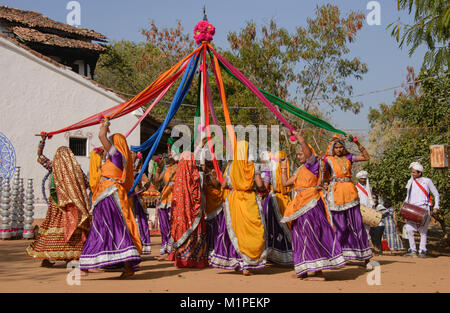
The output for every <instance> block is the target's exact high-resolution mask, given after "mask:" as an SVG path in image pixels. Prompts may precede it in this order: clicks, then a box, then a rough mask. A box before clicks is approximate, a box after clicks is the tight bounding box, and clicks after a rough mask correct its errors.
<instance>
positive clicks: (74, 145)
mask: <svg viewBox="0 0 450 313" xmlns="http://www.w3.org/2000/svg"><path fill="white" fill-rule="evenodd" d="M69 148H70V150H72V152H73V154H74V155H76V156H87V138H79V137H70V138H69Z"/></svg>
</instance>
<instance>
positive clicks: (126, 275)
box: [120, 262, 134, 279]
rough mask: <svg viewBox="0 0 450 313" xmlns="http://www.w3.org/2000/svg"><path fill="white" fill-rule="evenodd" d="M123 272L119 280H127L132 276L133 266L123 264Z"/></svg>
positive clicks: (127, 263)
mask: <svg viewBox="0 0 450 313" xmlns="http://www.w3.org/2000/svg"><path fill="white" fill-rule="evenodd" d="M123 267H124V270H123V273H122V275H120V279H127V278H129V277H131V276H133V275H134V271H133V266H132V265H131V263H130V262H125V263H124V264H123Z"/></svg>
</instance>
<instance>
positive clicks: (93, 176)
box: [89, 150, 102, 193]
mask: <svg viewBox="0 0 450 313" xmlns="http://www.w3.org/2000/svg"><path fill="white" fill-rule="evenodd" d="M101 165H102V157H101V156H100V154H98V153H97V151H95V150H92V152H91V157H90V158H89V186H91V192H92V193H95V189H96V188H97V186H98V183H99V182H100V178H101V177H102V171H101V168H100V167H101Z"/></svg>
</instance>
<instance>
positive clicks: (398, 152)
mask: <svg viewBox="0 0 450 313" xmlns="http://www.w3.org/2000/svg"><path fill="white" fill-rule="evenodd" d="M419 79H420V81H421V88H420V93H418V94H414V95H408V96H405V95H401V96H399V97H397V99H396V100H395V101H394V103H393V104H392V106H387V105H383V106H382V107H381V110H379V111H376V110H372V112H371V114H370V116H371V124H372V125H374V124H376V123H380V124H377V125H379V126H380V127H381V129H384V130H385V131H386V132H391V129H390V127H391V124H390V121H392V120H393V118H394V116H395V120H396V121H398V122H399V125H400V126H401V128H403V130H402V131H401V132H400V133H399V134H398V136H397V137H395V138H392V140H391V141H388V142H386V146H385V147H383V153H382V154H381V157H380V158H378V159H375V160H371V161H370V162H369V163H368V164H366V166H365V169H366V170H367V171H368V172H369V173H370V177H371V185H372V186H373V188H374V191H375V193H376V194H379V195H381V196H382V197H385V198H390V199H392V201H393V203H394V205H395V206H396V207H397V208H399V207H400V206H401V204H402V203H403V201H404V200H405V198H406V189H405V186H406V183H407V181H408V179H409V178H410V176H411V173H410V169H409V164H411V162H414V161H419V162H420V163H421V164H422V165H423V166H424V168H425V171H424V176H425V177H428V178H430V179H432V181H433V183H434V184H435V186H436V188H437V189H438V191H439V193H440V197H441V199H440V211H439V214H438V216H437V220H438V221H439V222H440V223H441V226H442V227H443V229H444V230H445V224H446V223H448V212H449V211H450V202H449V197H448V191H449V190H450V179H449V170H448V169H434V168H431V163H430V148H429V147H430V145H436V144H446V145H449V144H450V142H449V138H450V131H449V128H448V127H449V125H450V103H449V99H450V73H446V74H445V75H443V76H440V77H437V78H436V77H432V76H426V75H421V76H419Z"/></svg>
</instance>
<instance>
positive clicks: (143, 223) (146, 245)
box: [133, 196, 152, 255]
mask: <svg viewBox="0 0 450 313" xmlns="http://www.w3.org/2000/svg"><path fill="white" fill-rule="evenodd" d="M133 198H134V199H133V203H134V207H133V213H134V218H135V219H136V223H137V226H138V229H139V237H140V238H141V244H142V254H144V255H145V254H151V253H152V248H151V246H150V231H149V229H148V214H147V212H145V210H144V208H143V206H142V202H141V200H140V199H139V198H138V196H134V197H133Z"/></svg>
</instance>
